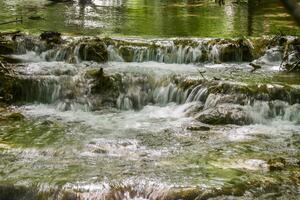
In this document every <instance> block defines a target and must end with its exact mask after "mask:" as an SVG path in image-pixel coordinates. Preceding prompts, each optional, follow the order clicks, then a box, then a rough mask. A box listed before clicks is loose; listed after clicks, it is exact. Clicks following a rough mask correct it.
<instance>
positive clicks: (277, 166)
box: [268, 157, 286, 171]
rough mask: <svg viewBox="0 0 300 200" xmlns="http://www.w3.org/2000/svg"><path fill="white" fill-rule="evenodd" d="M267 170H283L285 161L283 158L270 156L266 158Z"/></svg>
mask: <svg viewBox="0 0 300 200" xmlns="http://www.w3.org/2000/svg"><path fill="white" fill-rule="evenodd" d="M268 165H269V170H270V171H278V170H283V169H284V168H285V166H286V161H285V159H284V158H281V157H279V158H272V159H270V160H268Z"/></svg>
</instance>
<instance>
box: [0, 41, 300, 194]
mask: <svg viewBox="0 0 300 200" xmlns="http://www.w3.org/2000/svg"><path fill="white" fill-rule="evenodd" d="M66 40H67V42H66V43H64V44H63V45H62V46H61V47H59V48H54V49H47V48H45V47H44V46H43V44H40V43H39V42H37V41H35V40H34V39H33V40H32V41H27V40H26V42H24V41H23V40H22V41H19V44H18V51H17V52H16V53H15V54H13V55H10V56H11V57H12V58H14V59H16V60H18V62H20V63H19V65H18V67H17V68H16V69H15V70H16V72H17V73H18V78H19V80H20V84H19V86H18V87H19V88H20V95H19V96H18V99H17V100H16V102H15V104H14V106H12V108H11V109H14V110H15V111H18V112H21V113H22V114H23V115H24V116H25V117H26V119H24V120H21V121H18V120H9V121H1V120H0V124H1V126H0V156H1V160H0V175H1V177H0V183H1V185H3V186H1V185H0V187H1V188H3V191H4V192H3V193H0V194H2V195H11V194H12V193H14V192H16V197H15V199H18V198H20V197H28V198H33V197H40V198H41V197H44V198H49V199H76V198H79V199H180V198H183V199H195V198H196V197H198V198H199V199H208V198H214V197H215V198H216V199H222V198H223V197H224V196H225V197H228V198H230V197H231V198H232V199H253V198H258V199H267V198H270V199H272V198H275V197H278V196H279V197H282V198H284V199H296V198H297V197H299V195H300V191H299V180H298V179H299V177H297V176H299V167H300V166H299V162H300V160H299V156H300V148H299V147H300V146H299V145H300V125H299V123H300V114H299V113H300V80H299V78H298V76H297V75H295V74H292V73H291V74H285V73H284V72H281V71H280V67H279V65H280V61H281V59H282V55H281V54H278V52H277V51H271V50H270V51H268V52H267V53H266V54H264V55H262V56H261V57H260V58H258V59H257V62H260V63H262V69H260V70H258V71H255V72H253V73H251V69H252V68H251V67H250V66H249V65H248V61H252V60H253V58H252V57H251V48H252V46H253V45H252V43H251V41H246V42H244V43H242V44H241V43H235V41H233V42H232V43H233V44H234V45H232V44H231V42H227V41H221V42H220V40H216V39H186V40H179V39H168V40H167V39H164V40H162V39H151V40H145V39H138V38H134V39H133V38H128V39H126V38H122V39H120V38H114V39H107V38H106V39H105V40H106V43H105V45H104V46H105V49H106V50H107V52H108V61H107V62H103V63H99V62H94V61H91V60H87V55H86V53H87V50H86V49H87V48H84V49H85V52H84V53H83V54H84V55H85V56H82V53H80V52H81V50H80V49H81V45H82V44H81V43H80V42H79V43H78V41H77V39H71V38H66ZM87 40H89V38H88V39H87ZM101 70H103V71H102V72H101ZM102 73H103V74H102ZM101 80H105V81H106V83H107V85H106V84H104V83H103V82H102V81H101ZM107 88H108V89H107ZM279 157H280V158H284V160H285V163H284V165H285V166H284V168H283V169H281V170H272V168H271V167H270V166H271V163H270V160H272V159H277V158H279ZM297 178H298V179H297ZM297 181H298V182H297ZM10 184H12V185H14V186H7V185H10ZM287 188H288V193H285V191H287ZM5 192H6V193H5ZM10 192H11V193H10ZM18 195H20V196H18ZM0 199H3V198H1V197H0Z"/></svg>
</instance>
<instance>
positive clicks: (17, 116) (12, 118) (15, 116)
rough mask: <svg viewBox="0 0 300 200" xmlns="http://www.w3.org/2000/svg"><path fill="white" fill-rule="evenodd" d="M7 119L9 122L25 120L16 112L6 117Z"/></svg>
mask: <svg viewBox="0 0 300 200" xmlns="http://www.w3.org/2000/svg"><path fill="white" fill-rule="evenodd" d="M7 118H8V119H10V120H14V121H21V120H23V119H25V116H24V115H22V114H21V113H18V112H16V113H12V114H10V115H8V116H7Z"/></svg>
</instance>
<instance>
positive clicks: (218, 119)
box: [196, 104, 252, 125]
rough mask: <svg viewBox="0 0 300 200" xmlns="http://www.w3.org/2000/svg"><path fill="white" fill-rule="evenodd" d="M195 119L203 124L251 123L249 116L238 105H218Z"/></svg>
mask: <svg viewBox="0 0 300 200" xmlns="http://www.w3.org/2000/svg"><path fill="white" fill-rule="evenodd" d="M196 119H197V120H199V121H200V122H202V123H205V124H213V125H218V124H237V125H245V124H250V123H251V121H252V120H251V118H250V116H249V115H248V114H247V113H246V111H245V110H244V109H243V107H242V106H240V105H234V104H220V105H217V106H216V107H212V108H208V109H206V110H204V111H202V112H200V113H199V114H198V115H196Z"/></svg>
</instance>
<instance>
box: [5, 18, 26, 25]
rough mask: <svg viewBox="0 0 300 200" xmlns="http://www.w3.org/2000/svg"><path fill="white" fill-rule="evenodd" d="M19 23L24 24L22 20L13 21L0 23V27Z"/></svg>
mask: <svg viewBox="0 0 300 200" xmlns="http://www.w3.org/2000/svg"><path fill="white" fill-rule="evenodd" d="M17 22H21V23H22V22H23V20H22V19H16V20H13V21H8V22H2V23H0V25H5V24H11V23H17Z"/></svg>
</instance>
